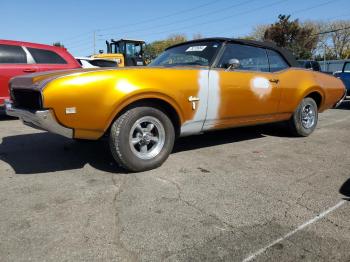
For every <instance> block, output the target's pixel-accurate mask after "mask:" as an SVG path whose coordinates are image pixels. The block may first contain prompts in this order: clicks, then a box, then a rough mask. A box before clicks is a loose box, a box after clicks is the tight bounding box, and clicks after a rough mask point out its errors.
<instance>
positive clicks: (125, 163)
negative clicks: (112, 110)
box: [109, 107, 175, 172]
mask: <svg viewBox="0 0 350 262" xmlns="http://www.w3.org/2000/svg"><path fill="white" fill-rule="evenodd" d="M174 140H175V131H174V126H173V124H172V122H171V120H170V119H169V117H168V116H167V115H166V114H165V113H163V112H162V111H161V110H159V109H156V108H152V107H136V108H133V109H130V110H128V111H126V112H125V113H123V114H122V115H121V116H119V117H118V118H117V119H116V120H115V121H114V123H113V125H112V127H111V131H110V139H109V145H110V149H111V152H112V155H113V157H114V159H115V160H116V162H117V163H118V164H119V165H120V166H122V167H123V168H125V169H127V170H130V171H133V172H140V171H146V170H150V169H153V168H156V167H159V166H160V165H161V164H162V163H163V162H164V161H165V160H166V159H167V158H168V156H169V154H170V153H171V151H172V149H173V146H174Z"/></svg>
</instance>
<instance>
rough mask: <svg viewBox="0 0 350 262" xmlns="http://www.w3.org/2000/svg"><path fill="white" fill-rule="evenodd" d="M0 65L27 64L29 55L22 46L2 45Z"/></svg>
mask: <svg viewBox="0 0 350 262" xmlns="http://www.w3.org/2000/svg"><path fill="white" fill-rule="evenodd" d="M0 64H27V55H26V53H25V52H24V50H23V48H22V47H21V46H15V45H0Z"/></svg>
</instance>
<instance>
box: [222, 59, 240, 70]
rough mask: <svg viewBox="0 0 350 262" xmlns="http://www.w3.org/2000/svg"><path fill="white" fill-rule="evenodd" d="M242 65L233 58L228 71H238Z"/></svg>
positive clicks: (229, 61)
mask: <svg viewBox="0 0 350 262" xmlns="http://www.w3.org/2000/svg"><path fill="white" fill-rule="evenodd" d="M240 65H241V63H240V62H239V60H238V59H237V58H231V59H230V60H228V63H227V68H226V71H229V70H232V69H237V68H238V67H240Z"/></svg>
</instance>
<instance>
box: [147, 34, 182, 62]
mask: <svg viewBox="0 0 350 262" xmlns="http://www.w3.org/2000/svg"><path fill="white" fill-rule="evenodd" d="M186 41H187V37H186V36H185V35H183V34H176V35H171V36H169V37H168V38H166V39H164V40H158V41H154V42H152V43H150V44H147V45H146V48H145V56H146V58H147V59H154V58H155V57H157V56H158V55H159V54H160V53H162V52H163V51H164V50H165V49H166V48H168V47H170V46H172V45H175V44H179V43H183V42H186Z"/></svg>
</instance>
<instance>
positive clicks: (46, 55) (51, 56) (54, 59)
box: [27, 47, 67, 64]
mask: <svg viewBox="0 0 350 262" xmlns="http://www.w3.org/2000/svg"><path fill="white" fill-rule="evenodd" d="M27 49H28V51H29V52H30V53H31V54H32V56H33V58H34V60H35V63H37V64H67V62H66V61H65V60H64V59H63V58H62V57H60V56H59V55H58V54H56V53H55V52H53V51H50V50H44V49H37V48H30V47H27Z"/></svg>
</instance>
